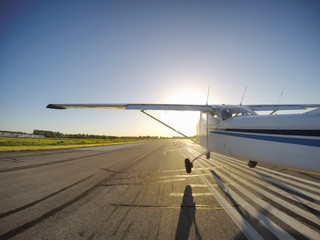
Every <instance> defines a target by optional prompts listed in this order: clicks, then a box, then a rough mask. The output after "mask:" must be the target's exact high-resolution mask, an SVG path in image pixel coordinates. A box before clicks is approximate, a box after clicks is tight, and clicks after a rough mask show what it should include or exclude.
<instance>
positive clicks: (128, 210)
mask: <svg viewBox="0 0 320 240" xmlns="http://www.w3.org/2000/svg"><path fill="white" fill-rule="evenodd" d="M162 146H163V144H160V145H158V146H156V147H155V148H153V149H151V150H150V151H148V152H146V153H144V154H142V155H141V156H139V157H137V158H136V159H134V160H133V161H131V162H130V163H129V165H128V166H126V167H123V168H121V170H120V171H119V172H121V173H124V172H125V171H126V170H127V169H128V168H131V167H133V166H134V165H135V164H137V163H139V161H141V160H142V159H144V158H145V157H147V156H148V155H149V154H151V153H152V152H154V151H156V150H157V149H158V148H160V147H162ZM130 174H132V172H131V171H129V172H126V176H124V177H122V178H120V182H119V183H118V184H122V182H123V181H125V180H127V179H129V178H134V180H133V182H131V183H132V184H134V181H137V180H139V177H138V178H137V177H136V176H133V177H130ZM140 174H144V173H141V172H140ZM115 175H117V173H115V174H114V175H113V176H115ZM110 180H111V181H112V180H114V179H110ZM116 186H117V184H115V185H114V187H113V189H115V187H116ZM118 186H119V185H118ZM126 186H128V187H127V189H126V190H125V192H124V193H123V194H125V193H126V192H127V191H128V190H129V189H130V186H131V185H129V184H128V185H126ZM139 186H141V187H140V189H139V191H138V192H137V193H136V196H135V197H134V198H133V200H132V202H131V203H130V204H124V205H122V204H117V205H115V204H114V205H112V206H114V207H115V209H114V211H112V213H111V214H110V215H109V217H108V218H107V220H106V222H105V225H106V226H108V223H109V222H110V221H111V220H112V216H113V215H114V214H117V213H118V212H119V211H122V209H123V207H124V206H127V207H128V209H126V210H125V213H124V214H122V216H123V217H122V218H121V219H120V221H118V224H117V226H116V227H115V229H114V230H113V232H112V233H111V238H115V237H116V235H117V234H118V232H119V230H120V228H121V227H122V226H124V224H127V222H126V221H125V220H126V219H127V217H128V215H129V213H130V212H131V210H132V209H133V208H134V204H135V202H136V200H137V199H138V197H139V196H140V194H141V193H142V190H143V188H144V186H145V184H143V183H141V184H139ZM131 224H133V223H132V222H129V223H128V225H127V226H126V229H127V228H128V227H130V225H131ZM128 233H129V232H126V231H124V234H123V236H121V239H124V238H126V236H127V234H128ZM98 237H99V236H98ZM105 237H106V236H104V238H105Z"/></svg>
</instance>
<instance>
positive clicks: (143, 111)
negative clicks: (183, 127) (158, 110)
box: [141, 110, 199, 144]
mask: <svg viewBox="0 0 320 240" xmlns="http://www.w3.org/2000/svg"><path fill="white" fill-rule="evenodd" d="M141 112H142V113H144V114H145V115H147V116H149V117H151V118H152V119H154V120H156V121H158V122H159V123H162V124H163V125H165V126H166V127H168V128H170V129H171V130H173V131H175V132H177V133H179V134H180V135H182V136H184V137H185V138H188V139H189V140H191V141H192V142H194V143H196V144H199V143H198V142H197V141H195V140H193V139H192V138H191V137H188V136H187V135H185V134H183V133H182V132H179V131H178V130H176V129H174V128H173V127H170V126H169V125H168V124H166V123H164V122H162V121H160V120H159V119H157V118H156V117H154V116H152V115H150V114H149V113H146V112H145V110H141Z"/></svg>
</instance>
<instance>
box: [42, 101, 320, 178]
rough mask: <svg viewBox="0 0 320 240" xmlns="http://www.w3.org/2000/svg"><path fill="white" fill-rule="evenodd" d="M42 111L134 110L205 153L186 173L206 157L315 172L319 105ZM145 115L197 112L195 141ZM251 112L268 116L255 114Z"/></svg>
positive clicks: (319, 151) (319, 160) (319, 159)
mask: <svg viewBox="0 0 320 240" xmlns="http://www.w3.org/2000/svg"><path fill="white" fill-rule="evenodd" d="M47 108H52V109H67V108H101V109H122V110H140V111H141V112H142V113H144V114H146V115H147V116H149V117H151V118H153V119H155V120H156V121H158V122H160V123H162V124H164V125H165V126H167V127H169V128H170V129H172V130H174V131H176V132H177V133H179V134H181V135H183V136H184V137H186V138H188V139H190V140H191V141H193V142H196V143H197V144H200V145H201V146H203V147H204V148H205V149H206V151H205V152H204V153H202V154H201V155H199V156H198V157H196V158H195V159H193V160H192V161H190V159H188V158H186V159H185V167H186V171H187V173H191V170H192V168H193V162H194V161H195V160H197V159H198V158H199V157H201V156H203V155H206V158H207V159H209V158H210V152H218V153H222V154H225V155H230V156H235V157H241V158H246V159H250V160H249V162H248V166H249V167H251V168H254V167H255V166H256V165H257V162H263V163H270V164H275V165H280V166H285V167H289V168H293V169H298V170H305V171H310V172H315V173H320V104H295V105H294V104H289V105H284V104H281V105H242V104H240V105H208V104H207V105H183V104H49V105H48V106H47ZM301 109H302V110H309V111H307V112H305V113H300V114H278V115H277V114H275V113H276V112H277V111H280V110H301ZM147 110H164V111H170V110H172V111H198V112H200V120H199V123H198V125H197V137H198V141H195V140H194V139H192V138H190V137H188V136H186V135H185V134H183V133H181V132H179V131H178V130H176V129H174V128H172V127H170V126H169V125H167V124H166V123H164V122H162V121H161V120H159V119H157V118H155V117H154V116H152V115H150V114H149V113H147V112H146V111H147ZM257 111H271V112H270V113H269V115H258V114H257Z"/></svg>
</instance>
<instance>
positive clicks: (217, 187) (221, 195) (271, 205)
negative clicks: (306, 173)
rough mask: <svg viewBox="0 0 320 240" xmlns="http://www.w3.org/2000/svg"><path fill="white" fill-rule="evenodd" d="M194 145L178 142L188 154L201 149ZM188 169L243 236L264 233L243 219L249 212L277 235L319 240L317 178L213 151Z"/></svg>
mask: <svg viewBox="0 0 320 240" xmlns="http://www.w3.org/2000/svg"><path fill="white" fill-rule="evenodd" d="M194 149H197V148H195V147H194V146H193V147H192V148H189V147H188V146H187V145H185V146H180V151H181V152H182V154H183V155H184V156H186V157H188V158H190V159H192V158H194V157H196V156H197V155H200V154H201V153H202V152H203V149H199V151H198V149H197V150H194ZM200 169H201V170H200ZM193 171H194V172H196V173H197V175H198V176H199V177H200V179H201V180H202V181H203V183H204V184H205V185H206V186H207V187H208V189H209V191H210V192H211V193H212V196H213V197H214V198H215V199H216V200H217V201H218V202H219V203H220V205H221V206H222V207H223V208H224V209H225V211H226V212H227V213H228V214H229V216H230V217H231V218H232V219H233V221H234V222H235V223H236V224H237V226H239V228H240V229H241V230H242V231H243V232H244V234H245V235H246V236H247V237H248V238H251V239H257V238H263V237H262V236H261V235H260V232H259V231H257V230H256V229H255V226H254V225H251V224H250V223H249V222H248V221H247V220H246V218H247V217H249V218H252V217H253V218H255V219H256V221H257V222H259V223H260V224H261V225H262V226H263V227H264V228H266V229H267V230H268V231H270V232H272V233H273V234H274V235H275V236H276V237H277V238H279V239H296V238H299V236H301V235H303V236H305V237H306V238H310V239H320V218H319V211H320V194H318V193H320V188H319V186H320V182H319V181H316V180H315V181H312V180H308V179H304V178H300V177H296V176H291V175H289V174H286V173H281V172H276V171H273V170H270V169H267V168H264V167H258V168H255V169H250V168H248V166H247V164H246V163H245V162H243V161H240V160H238V159H234V158H232V157H228V156H224V155H221V154H216V153H212V154H211V158H210V159H209V160H207V159H205V157H204V156H203V157H201V158H200V159H198V160H197V161H195V162H194V168H193ZM238 193H241V194H238ZM240 195H243V196H245V198H246V199H249V201H248V200H245V198H243V197H241V196H240ZM230 201H231V202H232V203H233V206H232V205H231V204H230ZM235 206H241V208H243V210H244V212H245V214H244V215H243V214H242V215H240V214H239V212H238V211H237V210H236V207H235ZM230 208H231V209H233V210H230ZM295 216H297V217H295ZM298 216H299V217H298ZM260 231H261V230H260ZM299 234H301V235H299Z"/></svg>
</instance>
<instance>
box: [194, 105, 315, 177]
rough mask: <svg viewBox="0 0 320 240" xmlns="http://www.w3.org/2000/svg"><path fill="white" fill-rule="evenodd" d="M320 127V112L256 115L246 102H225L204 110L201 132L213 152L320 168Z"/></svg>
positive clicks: (199, 139)
mask: <svg viewBox="0 0 320 240" xmlns="http://www.w3.org/2000/svg"><path fill="white" fill-rule="evenodd" d="M229 110H230V111H229ZM226 111H229V112H227V113H228V114H227V115H228V116H226ZM319 129H320V114H319V112H315V113H309V114H285V115H256V113H255V112H253V111H252V110H250V109H248V108H246V107H243V106H223V107H221V108H220V109H217V110H216V111H215V112H212V113H201V117H200V121H199V123H198V126H197V134H198V141H199V142H200V144H201V145H202V146H203V147H205V148H207V150H208V151H210V152H218V153H222V154H227V155H231V156H237V157H242V158H246V159H249V160H252V161H256V162H265V163H271V164H276V165H281V166H289V167H290V168H296V169H301V170H306V171H311V172H320V136H319Z"/></svg>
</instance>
